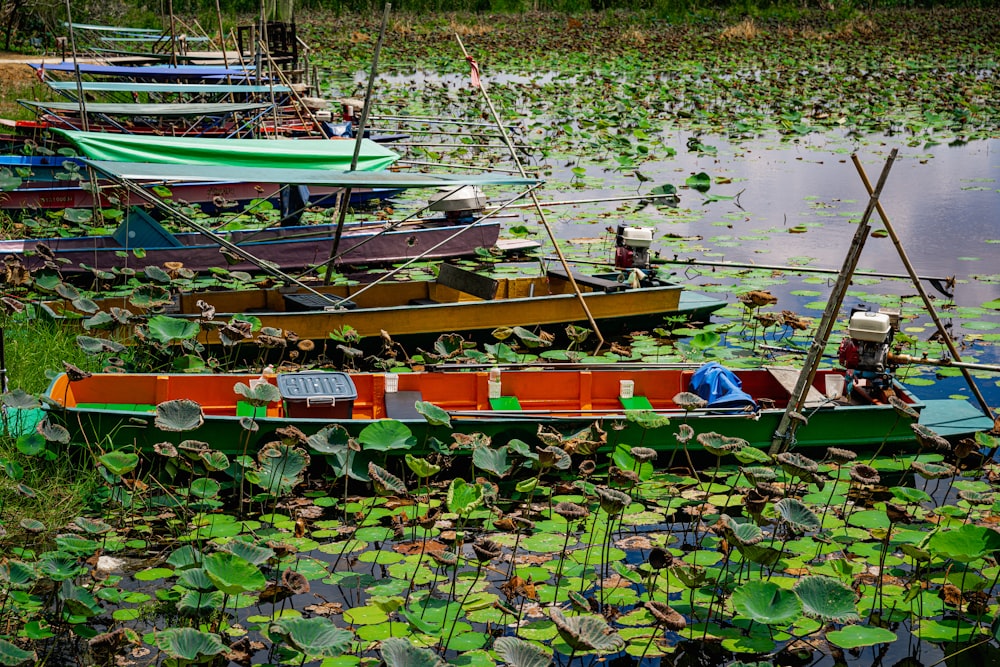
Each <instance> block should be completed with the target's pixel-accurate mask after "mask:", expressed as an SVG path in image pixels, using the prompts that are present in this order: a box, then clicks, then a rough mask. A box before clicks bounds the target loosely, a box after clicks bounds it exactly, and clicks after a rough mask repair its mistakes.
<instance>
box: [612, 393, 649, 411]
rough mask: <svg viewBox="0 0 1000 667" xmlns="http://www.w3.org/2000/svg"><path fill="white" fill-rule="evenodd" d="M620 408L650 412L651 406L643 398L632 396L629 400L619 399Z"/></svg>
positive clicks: (647, 400)
mask: <svg viewBox="0 0 1000 667" xmlns="http://www.w3.org/2000/svg"><path fill="white" fill-rule="evenodd" d="M618 400H619V401H621V404H622V407H623V408H625V409H626V410H652V409H653V404H652V403H650V402H649V399H648V398H646V397H645V396H633V397H631V398H619V399H618Z"/></svg>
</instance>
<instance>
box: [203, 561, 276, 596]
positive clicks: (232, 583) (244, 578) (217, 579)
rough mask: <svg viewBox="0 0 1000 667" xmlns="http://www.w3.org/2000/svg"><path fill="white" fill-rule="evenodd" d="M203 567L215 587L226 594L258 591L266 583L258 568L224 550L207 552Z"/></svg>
mask: <svg viewBox="0 0 1000 667" xmlns="http://www.w3.org/2000/svg"><path fill="white" fill-rule="evenodd" d="M203 567H204V568H205V572H206V574H208V576H209V578H210V579H211V580H212V583H214V584H215V587H216V588H218V589H219V590H220V591H222V592H223V593H225V594H226V595H239V594H240V593H246V592H248V591H259V590H262V589H263V588H264V586H266V585H267V579H265V578H264V575H263V574H262V573H261V571H260V569H258V568H257V566H256V565H254V564H253V563H250V562H248V561H246V560H245V559H243V558H240V557H239V556H237V555H236V554H232V553H227V552H225V551H217V552H215V553H213V554H209V555H207V556H205V562H204V566H203Z"/></svg>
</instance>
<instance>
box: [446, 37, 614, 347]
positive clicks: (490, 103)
mask: <svg viewBox="0 0 1000 667" xmlns="http://www.w3.org/2000/svg"><path fill="white" fill-rule="evenodd" d="M455 39H456V40H458V46H459V47H460V48H461V49H462V56H463V57H465V59H466V60H467V61H468V62H469V64H470V65H471V66H472V68H473V74H474V77H475V78H474V84H478V86H477V87H478V88H479V92H480V94H481V95H482V96H483V100H485V101H486V106H487V107H489V110H490V114H491V115H492V116H493V121H494V122H495V123H496V126H497V129H499V130H500V134H502V135H503V140H504V143H506V144H507V148H508V149H509V150H510V156H511V159H512V160H513V161H514V166H516V167H517V169H518V171H519V172H520V173H521V176H524V177H527V172H526V171H525V170H524V167H523V166H522V165H521V160H520V159H518V157H517V150H516V149H515V147H514V144H513V142H512V141H511V139H510V135H508V134H507V130H506V129H505V128H504V125H503V123H501V122H500V115H499V114H498V113H497V110H496V108H495V107H494V106H493V101H492V100H491V99H490V96H489V93H488V92H487V91H486V84H485V83H484V82H483V81H482V80H481V79H479V68H478V65H476V64H475V61H474V60H473V59H472V58H471V57H470V56H469V52H468V51H466V50H465V44H463V43H462V38H461V37H459V36H458V35H457V34H456V35H455ZM531 201H532V203H533V204H534V206H535V211H536V212H537V213H538V219H539V220H541V221H542V225H543V226H544V227H545V231H546V232H548V235H549V238H550V239H551V240H552V246H553V247H554V248H555V251H556V255H558V256H559V261H560V263H562V266H563V269H564V270H565V271H566V277H567V278H568V279H569V283H570V285H572V286H573V292H575V293H576V297H577V299H578V300H579V301H580V308H582V309H583V312H584V314H585V315H586V316H587V321H588V322H590V326H591V327H593V329H594V334H596V335H597V340H598V343H597V348H596V349H595V350H594V354H597V352H599V351H600V349H601V348H602V347H603V346H604V335H603V334H601V329H600V327H598V326H597V322H596V321H595V320H594V316H593V315H592V314H591V312H590V308H589V307H588V306H587V301H586V300H585V299H584V298H583V293H582V292H581V291H580V286H579V285H577V284H576V279H575V278H573V270H572V269H571V268H570V266H569V262H568V261H566V257H565V255H563V252H562V249H561V248H560V247H559V242H558V241H557V240H556V235H555V232H553V231H552V226H551V225H549V221H548V219H547V218H546V217H545V211H543V210H542V205H541V203H540V202H539V201H538V195H537V194H535V191H534V190H532V191H531Z"/></svg>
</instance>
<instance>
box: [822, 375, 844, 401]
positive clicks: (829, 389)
mask: <svg viewBox="0 0 1000 667" xmlns="http://www.w3.org/2000/svg"><path fill="white" fill-rule="evenodd" d="M823 380H824V382H825V383H826V397H827V398H829V399H830V400H831V401H835V400H837V399H838V398H840V397H841V396H843V395H844V376H843V375H836V374H833V373H831V374H830V375H827V376H825V377H824V378H823Z"/></svg>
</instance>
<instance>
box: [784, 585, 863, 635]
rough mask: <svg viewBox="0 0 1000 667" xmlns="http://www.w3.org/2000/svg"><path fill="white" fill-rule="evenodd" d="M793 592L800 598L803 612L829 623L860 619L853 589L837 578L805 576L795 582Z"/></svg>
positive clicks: (849, 621)
mask: <svg viewBox="0 0 1000 667" xmlns="http://www.w3.org/2000/svg"><path fill="white" fill-rule="evenodd" d="M795 592H796V593H797V594H798V596H799V598H800V599H801V600H802V608H803V610H804V611H805V613H806V614H807V615H809V616H812V617H813V618H818V619H820V620H822V621H824V622H829V623H851V622H855V621H859V620H861V618H860V616H858V610H857V604H856V601H855V594H854V591H853V590H851V589H850V588H848V587H847V586H845V585H844V584H843V583H842V582H841V581H840V580H839V579H834V578H833V577H825V576H819V575H814V576H806V577H803V578H801V579H799V580H798V582H796V584H795Z"/></svg>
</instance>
